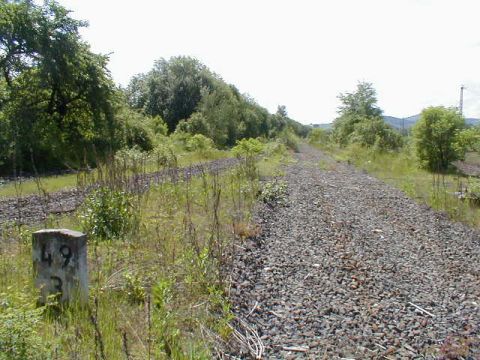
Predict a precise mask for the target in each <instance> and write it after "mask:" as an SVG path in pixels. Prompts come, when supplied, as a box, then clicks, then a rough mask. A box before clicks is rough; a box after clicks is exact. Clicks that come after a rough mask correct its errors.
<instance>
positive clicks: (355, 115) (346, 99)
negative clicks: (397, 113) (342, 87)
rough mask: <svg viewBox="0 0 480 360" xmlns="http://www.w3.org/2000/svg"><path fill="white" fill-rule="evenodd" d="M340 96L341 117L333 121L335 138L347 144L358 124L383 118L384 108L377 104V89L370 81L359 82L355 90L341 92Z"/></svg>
mask: <svg viewBox="0 0 480 360" xmlns="http://www.w3.org/2000/svg"><path fill="white" fill-rule="evenodd" d="M338 98H339V100H340V102H341V105H340V106H339V108H338V114H339V117H338V118H337V119H335V121H334V123H333V138H334V139H335V141H336V142H338V143H339V144H341V145H346V144H348V142H349V140H350V135H351V134H352V133H353V132H354V131H355V125H356V124H358V123H360V122H362V121H368V120H372V119H379V118H381V116H382V110H381V109H380V108H379V107H378V106H377V94H376V91H375V89H374V88H373V85H372V84H371V83H368V82H359V83H358V84H357V89H356V90H355V91H354V92H352V93H345V94H340V95H339V96H338Z"/></svg>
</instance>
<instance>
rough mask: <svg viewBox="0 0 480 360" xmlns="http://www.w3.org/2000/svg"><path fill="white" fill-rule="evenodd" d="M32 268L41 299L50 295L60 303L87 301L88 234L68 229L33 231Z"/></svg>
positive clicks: (43, 299)
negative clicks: (55, 297)
mask: <svg viewBox="0 0 480 360" xmlns="http://www.w3.org/2000/svg"><path fill="white" fill-rule="evenodd" d="M32 257H33V272H34V276H35V286H36V287H37V288H38V289H40V303H42V304H45V303H46V301H47V297H48V296H50V295H56V296H58V300H59V302H60V303H73V302H78V303H80V304H86V303H87V302H88V269H87V236H86V235H85V234H82V233H80V232H78V231H72V230H67V229H45V230H39V231H37V232H35V233H33V237H32Z"/></svg>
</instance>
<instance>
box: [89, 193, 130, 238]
mask: <svg viewBox="0 0 480 360" xmlns="http://www.w3.org/2000/svg"><path fill="white" fill-rule="evenodd" d="M136 213H137V211H136V209H135V206H134V203H133V197H132V196H131V195H128V194H127V193H125V192H123V191H118V190H112V189H110V188H108V187H101V188H99V189H97V190H95V191H94V192H93V193H92V194H90V195H89V196H88V197H87V199H86V200H85V203H84V204H83V207H82V210H81V215H80V216H81V219H82V220H81V222H82V226H83V228H84V231H85V232H87V233H88V234H89V235H91V236H92V237H93V238H95V239H98V240H111V239H118V238H121V237H123V236H125V235H126V234H127V233H128V232H130V231H132V230H133V229H134V228H135V226H136V224H137V220H138V219H137V216H136Z"/></svg>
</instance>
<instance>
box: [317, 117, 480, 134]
mask: <svg viewBox="0 0 480 360" xmlns="http://www.w3.org/2000/svg"><path fill="white" fill-rule="evenodd" d="M419 119H420V114H417V115H412V116H409V117H406V118H403V119H402V118H398V117H395V116H388V115H384V116H383V120H384V121H385V122H386V123H387V124H388V125H390V126H391V127H393V128H394V129H397V130H402V129H405V130H408V129H410V128H411V127H412V126H413V125H415V123H416V122H417V121H418V120H419ZM465 123H466V124H467V125H470V126H477V125H480V119H476V118H465ZM311 126H312V127H314V128H320V129H325V130H329V129H331V128H332V123H329V124H311Z"/></svg>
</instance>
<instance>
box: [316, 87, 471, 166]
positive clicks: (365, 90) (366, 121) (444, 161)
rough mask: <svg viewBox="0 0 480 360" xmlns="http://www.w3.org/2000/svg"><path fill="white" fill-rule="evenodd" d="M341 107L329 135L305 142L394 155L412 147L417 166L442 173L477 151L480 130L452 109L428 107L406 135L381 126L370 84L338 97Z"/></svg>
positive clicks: (322, 133) (319, 133) (323, 133)
mask: <svg viewBox="0 0 480 360" xmlns="http://www.w3.org/2000/svg"><path fill="white" fill-rule="evenodd" d="M338 98H339V100H340V103H341V105H340V106H339V108H338V117H337V118H336V119H335V121H334V122H333V127H332V130H331V131H326V130H323V129H313V130H312V131H311V132H310V134H309V138H310V141H312V142H317V143H319V142H320V143H328V142H330V143H335V144H337V145H338V146H341V147H345V146H348V145H352V144H356V145H360V146H362V147H365V148H369V149H372V150H373V151H398V150H400V149H402V148H404V147H406V146H411V147H413V149H414V151H415V153H416V157H417V159H418V161H419V165H420V166H421V167H423V168H425V169H427V170H429V171H432V172H437V173H442V172H446V171H448V170H449V169H450V166H451V163H452V162H453V161H455V160H459V159H463V158H464V156H465V154H466V153H467V152H469V151H477V152H478V151H480V128H479V127H468V126H467V125H466V124H465V119H464V118H463V116H462V115H461V114H460V112H459V111H458V109H456V108H446V107H443V106H436V107H429V108H426V109H424V110H423V111H422V113H421V116H420V119H419V121H418V122H417V123H416V124H415V125H414V127H413V129H412V131H411V133H410V134H407V136H402V134H401V133H400V132H398V131H397V130H395V129H394V128H392V127H391V126H390V125H388V124H387V123H385V121H384V120H383V118H382V114H383V111H382V110H381V109H380V108H379V107H378V104H377V95H376V91H375V89H374V88H373V86H372V84H371V83H368V82H360V83H358V85H357V88H356V89H355V91H353V92H351V93H343V94H340V95H339V96H338Z"/></svg>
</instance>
